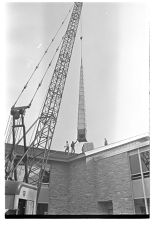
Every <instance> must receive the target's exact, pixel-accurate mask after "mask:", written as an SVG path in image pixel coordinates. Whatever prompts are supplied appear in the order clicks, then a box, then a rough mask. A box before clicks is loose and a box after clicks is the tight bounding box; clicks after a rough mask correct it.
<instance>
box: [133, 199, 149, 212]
mask: <svg viewBox="0 0 153 225" xmlns="http://www.w3.org/2000/svg"><path fill="white" fill-rule="evenodd" d="M134 206H135V214H146V207H145V201H144V198H139V199H134ZM147 206H148V211H149V213H150V199H149V198H147Z"/></svg>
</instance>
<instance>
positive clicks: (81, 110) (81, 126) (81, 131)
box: [77, 36, 87, 142]
mask: <svg viewBox="0 0 153 225" xmlns="http://www.w3.org/2000/svg"><path fill="white" fill-rule="evenodd" d="M80 40H81V66H80V85H79V106H78V129H77V132H78V133H77V140H78V142H87V140H86V132H87V130H86V121H85V96H84V79H83V61H82V36H81V37H80Z"/></svg>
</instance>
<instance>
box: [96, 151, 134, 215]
mask: <svg viewBox="0 0 153 225" xmlns="http://www.w3.org/2000/svg"><path fill="white" fill-rule="evenodd" d="M96 181H97V182H96V187H97V190H96V192H97V201H108V200H112V201H113V213H114V214H133V213H134V205H133V196H132V184H131V178H130V169H129V163H128V156H127V153H122V154H119V155H115V156H112V157H109V158H105V159H103V160H98V161H97V178H96ZM99 213H100V212H99ZM101 213H102V212H101Z"/></svg>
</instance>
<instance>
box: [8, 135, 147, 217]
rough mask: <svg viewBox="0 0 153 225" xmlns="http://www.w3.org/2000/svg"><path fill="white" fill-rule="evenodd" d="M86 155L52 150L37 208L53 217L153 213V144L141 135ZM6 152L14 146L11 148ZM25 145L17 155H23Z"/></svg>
mask: <svg viewBox="0 0 153 225" xmlns="http://www.w3.org/2000/svg"><path fill="white" fill-rule="evenodd" d="M91 146H93V145H92V144H89V143H86V144H85V145H84V152H83V153H81V154H75V155H71V154H69V155H68V154H65V153H64V152H60V151H51V154H50V156H49V161H48V168H47V175H48V179H46V180H45V181H44V184H43V187H42V189H41V193H40V197H39V204H38V209H39V213H40V214H45V213H48V214H49V215H62V214H64V215H65V214H66V215H101V214H102V215H107V214H113V215H119V214H149V210H150V204H149V200H150V193H149V192H150V191H149V186H150V171H149V162H150V157H149V150H150V141H149V137H148V136H147V135H141V136H137V137H134V138H130V139H127V140H123V141H120V142H117V143H113V144H109V145H106V146H103V147H99V148H95V149H93V148H91ZM6 149H7V150H9V149H10V146H9V145H8V144H7V146H6ZM21 149H22V146H18V148H17V152H18V154H19V153H20V154H21Z"/></svg>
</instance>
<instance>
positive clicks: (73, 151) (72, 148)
mask: <svg viewBox="0 0 153 225" xmlns="http://www.w3.org/2000/svg"><path fill="white" fill-rule="evenodd" d="M76 143H77V140H76V142H74V141H72V143H71V153H75V148H74V147H75V144H76Z"/></svg>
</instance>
